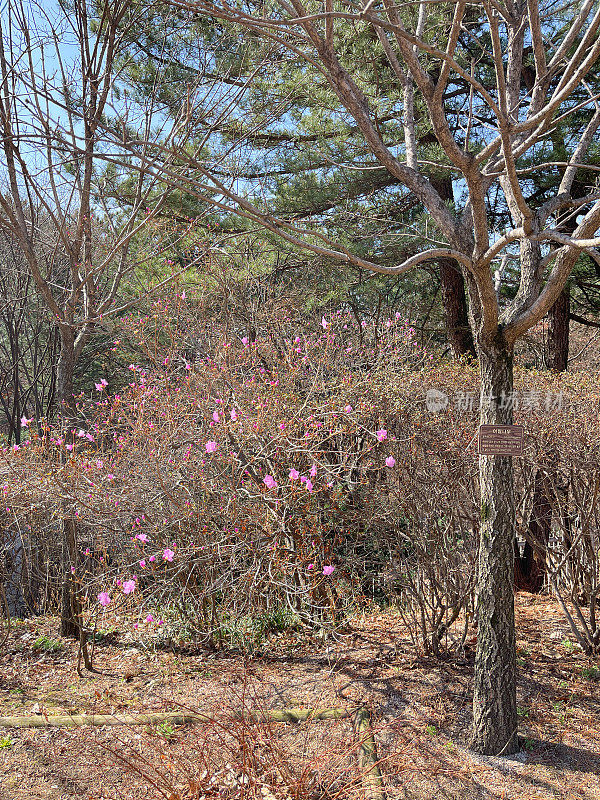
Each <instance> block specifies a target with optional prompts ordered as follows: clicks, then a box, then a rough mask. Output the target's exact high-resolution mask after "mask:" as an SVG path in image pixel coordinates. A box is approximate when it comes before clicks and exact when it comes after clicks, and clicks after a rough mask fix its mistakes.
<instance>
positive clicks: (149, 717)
mask: <svg viewBox="0 0 600 800" xmlns="http://www.w3.org/2000/svg"><path fill="white" fill-rule="evenodd" d="M241 717H242V718H246V719H250V720H251V721H252V722H293V723H298V722H305V721H308V720H330V719H345V718H347V717H352V724H353V728H354V732H355V734H356V739H357V756H358V767H359V770H360V774H361V780H362V783H363V787H364V789H365V795H366V797H367V798H368V800H385V793H384V791H383V779H382V776H381V770H380V769H379V765H378V761H377V748H376V745H375V736H374V735H373V731H372V729H371V718H370V716H369V712H368V710H367V709H366V708H358V709H357V708H281V709H274V710H265V711H260V712H251V713H249V714H242V715H241ZM213 721H214V718H213V717H210V716H208V715H207V714H185V713H180V712H176V711H175V712H173V711H167V712H162V713H155V714H73V715H72V716H64V715H55V716H53V715H44V714H32V715H31V716H20V717H16V716H15V717H0V728H77V727H81V726H83V725H94V726H96V727H102V726H105V725H127V726H130V725H160V724H162V723H165V722H166V723H171V724H173V725H198V724H202V723H207V722H213Z"/></svg>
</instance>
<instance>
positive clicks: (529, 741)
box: [523, 739, 535, 750]
mask: <svg viewBox="0 0 600 800" xmlns="http://www.w3.org/2000/svg"><path fill="white" fill-rule="evenodd" d="M534 747H535V742H534V741H533V740H532V739H525V741H524V742H523V750H533V748H534Z"/></svg>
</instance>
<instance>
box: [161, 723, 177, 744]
mask: <svg viewBox="0 0 600 800" xmlns="http://www.w3.org/2000/svg"><path fill="white" fill-rule="evenodd" d="M156 732H157V733H158V735H159V736H162V738H163V739H166V740H167V741H169V739H171V738H172V737H173V736H175V728H174V727H173V726H172V725H171V723H170V722H161V723H159V724H158V725H157V726H156Z"/></svg>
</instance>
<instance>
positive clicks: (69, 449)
mask: <svg viewBox="0 0 600 800" xmlns="http://www.w3.org/2000/svg"><path fill="white" fill-rule="evenodd" d="M66 448H67V450H68V451H69V452H70V451H71V450H72V449H73V445H72V444H68V445H66Z"/></svg>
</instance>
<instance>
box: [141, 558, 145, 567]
mask: <svg viewBox="0 0 600 800" xmlns="http://www.w3.org/2000/svg"><path fill="white" fill-rule="evenodd" d="M145 566H146V561H145V559H143V558H142V560H141V561H140V567H141V568H142V569H143V568H144V567H145Z"/></svg>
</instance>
